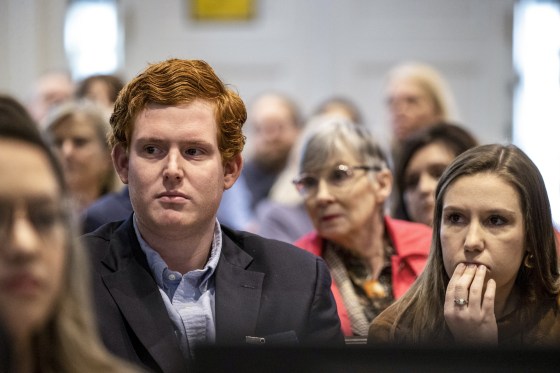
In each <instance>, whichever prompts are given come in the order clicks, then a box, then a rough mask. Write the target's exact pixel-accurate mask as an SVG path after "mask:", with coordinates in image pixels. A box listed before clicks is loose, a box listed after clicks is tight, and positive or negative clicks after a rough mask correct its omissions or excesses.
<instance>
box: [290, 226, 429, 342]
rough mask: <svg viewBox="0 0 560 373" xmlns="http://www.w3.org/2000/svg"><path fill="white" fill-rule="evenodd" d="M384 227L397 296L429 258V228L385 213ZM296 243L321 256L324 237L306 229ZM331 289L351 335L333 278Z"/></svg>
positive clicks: (343, 321) (342, 320)
mask: <svg viewBox="0 0 560 373" xmlns="http://www.w3.org/2000/svg"><path fill="white" fill-rule="evenodd" d="M385 229H387V232H388V234H389V237H390V239H391V242H392V243H393V247H394V248H395V251H396V254H395V255H393V257H392V258H391V271H392V281H393V295H394V296H395V299H398V298H399V297H400V296H401V295H403V294H404V293H405V292H406V291H407V290H408V288H409V287H410V285H412V283H413V282H414V280H416V277H418V275H419V274H420V272H422V270H423V269H424V266H425V265H426V260H427V259H428V254H429V252H430V245H431V241H432V229H431V228H430V227H428V226H427V225H424V224H418V223H411V222H408V221H404V220H396V219H392V218H390V217H387V216H386V217H385ZM295 245H296V246H299V247H301V248H302V249H304V250H306V251H309V252H311V253H313V254H315V255H318V256H323V240H322V238H321V237H319V235H318V234H317V232H316V231H313V232H311V233H308V234H307V235H305V236H303V237H302V238H300V239H299V240H297V241H296V242H295ZM331 290H332V293H333V295H334V299H335V301H336V306H337V309H338V316H339V317H340V324H341V328H342V332H343V333H344V335H352V327H351V325H350V318H349V317H348V312H347V310H346V307H345V306H344V301H343V300H342V296H341V294H340V292H339V291H338V288H337V286H336V284H335V282H334V281H333V282H332V285H331Z"/></svg>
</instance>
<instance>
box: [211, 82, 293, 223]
mask: <svg viewBox="0 0 560 373" xmlns="http://www.w3.org/2000/svg"><path fill="white" fill-rule="evenodd" d="M247 121H248V123H249V126H250V133H249V138H248V141H249V142H251V144H252V145H253V152H252V155H251V156H250V157H249V158H248V159H247V160H246V162H245V163H244V165H243V171H242V174H241V177H240V178H239V180H238V181H237V183H236V184H235V185H234V186H233V187H232V188H231V189H229V190H228V191H226V192H225V193H224V195H223V199H222V203H221V204H220V208H219V210H218V219H219V220H220V222H222V223H224V224H226V225H230V224H231V225H230V226H231V227H232V228H236V229H248V230H251V231H254V230H255V229H256V228H255V227H251V226H248V225H247V224H248V222H251V221H252V222H254V214H255V209H256V206H257V205H258V203H259V202H261V201H262V200H264V199H265V198H267V197H268V195H269V192H270V189H271V188H272V186H273V185H274V183H275V181H276V179H277V178H278V176H279V175H280V173H281V172H282V170H283V169H284V167H286V164H287V162H288V157H289V154H290V150H291V149H292V147H293V145H294V144H295V142H296V140H297V138H298V136H299V133H300V131H301V126H302V119H301V114H300V111H299V108H298V106H297V105H296V103H295V102H294V101H292V100H291V99H290V98H289V97H287V96H285V95H282V94H279V93H266V94H263V95H261V96H259V97H258V98H257V99H256V100H255V101H254V102H253V104H252V106H251V108H250V110H249V112H248V118H247ZM245 188H246V189H245ZM247 196H248V197H249V200H247Z"/></svg>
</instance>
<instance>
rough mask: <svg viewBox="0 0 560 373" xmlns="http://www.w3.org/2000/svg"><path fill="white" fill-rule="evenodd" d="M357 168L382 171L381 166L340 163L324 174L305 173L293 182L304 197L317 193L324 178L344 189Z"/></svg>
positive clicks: (329, 183)
mask: <svg viewBox="0 0 560 373" xmlns="http://www.w3.org/2000/svg"><path fill="white" fill-rule="evenodd" d="M357 170H363V171H375V172H379V171H381V167H380V166H347V165H345V164H340V165H338V166H336V167H334V168H332V169H330V170H328V171H327V172H326V173H325V175H324V176H316V175H313V174H308V173H304V174H302V175H300V176H299V177H297V178H296V179H294V181H293V183H294V185H295V186H296V188H297V190H298V192H299V193H300V194H301V195H302V196H303V197H309V196H311V195H313V194H315V193H317V189H318V188H319V181H320V180H321V179H322V178H324V179H325V181H326V182H327V184H328V185H329V186H331V187H334V188H337V189H343V188H344V187H346V186H348V185H349V184H350V182H351V181H352V179H354V176H355V174H356V173H355V172H354V171H357Z"/></svg>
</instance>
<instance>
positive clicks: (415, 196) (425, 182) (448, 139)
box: [393, 123, 478, 226]
mask: <svg viewBox="0 0 560 373" xmlns="http://www.w3.org/2000/svg"><path fill="white" fill-rule="evenodd" d="M476 145H478V144H477V141H476V139H475V138H474V137H473V135H471V134H470V133H469V132H468V131H467V130H466V129H464V128H463V127H460V126H457V125H453V124H448V123H439V124H437V125H435V126H433V127H428V128H425V129H422V130H420V131H417V132H415V133H414V134H412V135H411V136H410V137H409V138H408V139H406V140H405V141H404V142H403V144H402V147H401V151H400V154H399V158H398V159H397V160H396V168H395V179H396V180H395V181H396V183H395V186H396V188H395V190H394V195H395V199H396V201H395V202H396V203H395V205H394V213H393V216H394V217H396V218H398V219H403V220H408V221H415V222H418V223H424V224H427V225H430V226H431V225H432V219H433V215H434V205H435V191H436V185H437V182H438V180H439V177H440V176H441V174H443V171H444V170H445V168H446V167H447V166H448V165H449V164H450V163H451V162H452V161H453V159H455V157H457V156H458V155H459V154H461V153H463V152H464V151H465V150H468V149H470V148H472V147H474V146H476Z"/></svg>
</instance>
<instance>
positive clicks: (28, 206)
mask: <svg viewBox="0 0 560 373" xmlns="http://www.w3.org/2000/svg"><path fill="white" fill-rule="evenodd" d="M22 214H23V215H22ZM21 217H23V218H25V219H26V220H27V221H28V222H29V223H30V224H31V226H33V229H34V230H35V232H37V234H38V235H40V236H42V237H46V236H48V235H50V234H51V233H52V232H53V230H54V228H56V227H59V226H60V224H61V223H62V222H63V221H64V219H65V218H66V217H67V215H66V214H65V212H64V209H63V207H62V206H60V205H59V204H56V203H54V202H52V201H44V200H38V201H33V202H31V203H30V202H27V203H24V204H23V206H22V203H17V204H16V203H14V202H11V201H6V200H0V240H2V242H5V241H6V240H9V239H10V237H11V234H12V233H13V232H12V229H13V224H14V222H15V220H16V219H17V218H21Z"/></svg>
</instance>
